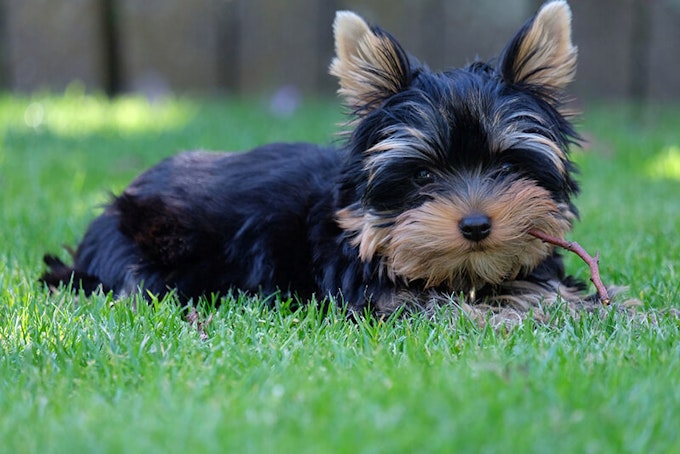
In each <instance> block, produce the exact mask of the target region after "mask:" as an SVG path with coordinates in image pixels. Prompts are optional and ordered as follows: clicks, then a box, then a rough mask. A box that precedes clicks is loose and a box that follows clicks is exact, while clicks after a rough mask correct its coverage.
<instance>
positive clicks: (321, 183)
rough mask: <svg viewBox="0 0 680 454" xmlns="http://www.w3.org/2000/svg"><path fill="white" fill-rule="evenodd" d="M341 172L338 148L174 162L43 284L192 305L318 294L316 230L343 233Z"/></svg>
mask: <svg viewBox="0 0 680 454" xmlns="http://www.w3.org/2000/svg"><path fill="white" fill-rule="evenodd" d="M339 166H340V154H339V152H338V151H337V150H334V149H331V148H321V147H318V146H316V145H311V144H303V143H297V144H272V145H267V146H263V147H260V148H256V149H254V150H252V151H250V152H248V153H210V152H203V151H195V152H186V153H182V154H180V155H177V156H174V157H171V158H168V159H166V160H164V161H162V162H161V163H159V164H158V165H156V166H155V167H153V168H151V169H149V170H148V171H147V172H145V173H143V174H142V175H140V176H139V177H138V178H137V179H136V180H135V181H133V182H132V184H131V185H130V186H129V187H128V188H127V189H126V190H125V191H124V192H123V193H122V194H121V195H120V196H119V197H117V198H116V199H115V200H114V201H113V202H112V203H111V204H110V205H109V206H107V208H106V209H105V211H104V213H103V214H101V215H100V216H99V217H98V218H97V219H96V220H95V221H94V222H93V223H92V224H91V226H90V228H89V229H88V231H87V233H86V234H85V237H84V239H83V241H82V243H81V244H80V246H79V247H78V250H77V251H76V253H75V256H74V266H73V268H70V267H67V266H66V265H64V264H63V263H62V262H61V261H59V260H58V259H56V258H54V257H49V263H48V265H49V266H50V270H49V271H48V272H47V273H46V274H45V275H44V276H43V280H44V281H45V282H47V283H48V284H53V285H54V284H57V283H58V282H59V281H64V280H67V279H64V277H65V276H67V275H69V276H70V274H71V273H73V276H74V281H75V282H74V285H75V286H81V285H82V286H83V288H84V290H92V289H94V288H95V287H96V285H98V284H101V286H102V288H103V289H104V290H105V291H106V290H112V291H113V292H114V294H116V295H120V296H122V295H128V294H131V293H133V292H135V291H137V290H138V289H139V288H141V287H143V288H144V289H146V290H148V291H150V292H151V293H154V294H164V293H167V292H168V291H170V290H171V289H177V291H178V293H179V294H180V295H181V296H182V297H183V298H191V297H197V296H200V295H202V294H205V293H206V292H222V291H226V290H228V289H230V288H232V287H233V288H238V289H241V290H252V291H265V292H272V291H276V290H277V289H281V290H287V289H288V288H289V287H291V288H294V289H295V290H296V291H297V293H302V294H303V295H305V294H307V295H311V293H313V292H314V291H316V288H315V279H314V275H313V272H312V270H311V263H312V255H311V246H310V244H309V241H310V235H309V223H310V222H312V223H313V225H314V226H315V227H314V228H317V229H318V228H323V226H324V225H328V226H335V223H334V221H333V219H332V217H333V216H334V214H333V213H332V212H330V211H328V209H327V207H330V206H332V204H331V203H328V200H326V198H328V197H333V187H334V184H335V179H336V178H337V169H338V168H339ZM322 199H323V200H322ZM311 237H313V235H312V236H311ZM94 276H96V278H95V277H94Z"/></svg>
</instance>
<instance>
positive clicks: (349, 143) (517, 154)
mask: <svg viewBox="0 0 680 454" xmlns="http://www.w3.org/2000/svg"><path fill="white" fill-rule="evenodd" d="M334 32H335V49H336V57H335V58H334V60H333V62H332V64H331V66H330V72H331V74H332V75H334V76H336V77H337V78H338V79H339V82H340V89H339V93H340V95H341V96H342V97H343V98H344V101H345V103H346V105H347V106H348V107H349V108H350V109H351V112H352V113H351V119H350V121H349V126H350V128H351V131H348V132H347V134H346V137H345V142H344V145H343V146H341V147H339V148H331V147H323V146H318V145H313V144H307V143H294V144H283V143H276V144H271V145H266V146H262V147H259V148H256V149H254V150H252V151H250V152H248V153H209V152H203V151H194V152H187V153H183V154H180V155H178V156H175V157H172V158H169V159H166V160H164V161H162V162H161V163H160V164H158V165H156V166H155V167H153V168H151V169H150V170H148V171H146V172H145V173H143V174H142V175H140V176H139V177H138V178H137V179H135V180H134V181H133V182H132V183H131V184H130V186H129V187H128V188H127V189H125V191H124V192H123V193H122V194H121V195H120V196H118V197H116V198H115V200H113V201H112V202H111V203H110V205H108V206H107V207H106V209H105V211H104V212H103V214H101V215H100V216H99V217H98V218H96V219H95V220H94V221H93V222H92V224H91V225H90V227H89V229H88V231H87V233H86V234H85V237H84V239H83V241H82V243H81V244H80V246H79V247H78V249H77V251H76V252H75V253H74V264H73V266H68V265H66V264H64V263H63V262H61V261H60V260H59V259H57V258H56V257H54V256H49V255H48V256H46V257H45V261H46V263H47V265H49V268H50V269H49V270H48V271H47V272H46V273H45V274H44V275H43V277H42V280H43V281H44V282H46V283H47V284H48V285H50V286H57V285H59V283H68V282H73V285H74V287H82V288H83V289H84V290H85V291H94V290H96V289H98V288H101V289H102V290H103V291H112V292H113V293H114V294H115V295H116V296H125V295H130V294H133V293H135V292H139V291H140V290H142V291H143V292H145V293H146V292H149V293H152V294H158V295H163V294H166V293H168V292H170V291H174V292H176V294H177V295H178V297H179V298H180V300H181V301H184V302H186V301H189V300H190V299H192V298H193V299H196V298H198V297H200V296H201V295H206V294H212V293H226V292H229V291H230V290H240V291H245V292H252V293H255V294H271V293H273V292H277V291H281V292H284V293H290V294H293V295H296V296H297V297H299V298H300V300H302V301H305V300H307V299H309V298H312V297H313V296H315V297H316V298H317V299H323V298H325V297H333V298H337V299H338V300H339V301H341V302H344V303H345V304H347V306H348V307H349V308H350V309H351V310H353V311H363V310H364V309H365V308H369V309H370V310H372V311H373V312H374V313H377V314H381V315H383V314H390V313H392V312H394V311H395V310H396V309H397V308H400V307H406V308H410V309H413V308H422V307H425V308H427V307H431V306H432V304H433V303H436V304H441V303H442V302H445V301H449V302H450V301H453V302H454V303H457V304H458V303H464V304H466V305H474V304H485V305H488V304H489V303H493V304H500V305H503V304H522V301H530V302H536V301H545V300H551V301H552V300H555V299H557V298H558V297H561V298H564V299H565V300H571V301H582V300H584V299H585V298H584V297H583V295H582V293H581V292H582V291H583V290H584V288H585V286H584V285H583V284H582V283H579V282H576V281H575V280H574V279H572V278H570V277H565V272H564V266H563V264H562V260H561V258H560V256H559V255H558V253H557V252H555V251H554V250H553V249H554V248H553V246H552V245H550V244H546V243H544V242H542V241H540V240H538V239H537V238H535V237H534V236H532V235H530V234H529V233H528V231H529V230H538V231H541V232H544V233H546V234H549V235H551V236H554V237H559V238H563V237H564V236H565V234H566V233H567V232H569V230H570V229H571V227H572V223H573V222H574V220H575V219H576V218H577V210H576V208H575V207H574V205H573V204H572V197H573V196H574V195H575V194H576V193H577V191H578V186H577V184H576V182H575V181H574V179H573V171H574V166H573V164H572V162H571V161H570V158H569V150H568V149H569V146H570V145H571V144H573V143H574V142H576V141H577V139H578V138H577V135H576V133H575V131H574V129H573V127H572V125H571V123H570V115H571V114H570V111H569V109H568V107H567V106H566V105H565V103H566V98H565V89H566V87H567V86H568V85H569V83H570V82H571V81H572V79H573V77H574V72H575V69H576V54H577V51H576V47H574V45H573V44H572V41H571V12H570V9H569V6H568V5H567V3H566V2H565V1H552V2H548V3H546V4H545V5H544V6H543V7H542V8H541V9H540V10H539V11H538V13H537V14H536V15H535V16H534V17H533V18H531V19H530V20H529V21H528V22H527V23H526V24H525V25H524V26H523V27H522V28H521V29H520V30H519V32H518V33H517V34H516V35H515V36H514V37H513V38H512V39H511V40H510V42H509V43H508V44H507V46H506V48H505V49H504V50H503V51H502V53H501V54H500V56H499V57H498V58H497V59H495V60H493V61H491V62H489V63H484V62H474V63H472V64H470V65H469V66H467V67H464V68H462V69H452V70H449V71H444V72H433V71H431V70H430V69H428V67H427V66H425V65H424V64H423V63H421V62H419V61H418V60H416V59H415V58H414V57H412V56H411V55H409V54H408V53H406V52H405V51H404V50H403V49H402V47H401V46H400V45H399V43H397V41H396V40H395V39H394V38H393V37H392V36H391V35H390V34H389V33H387V32H386V31H384V30H382V29H380V28H377V27H371V26H369V25H367V23H366V22H365V21H364V20H363V19H362V18H360V17H359V16H357V15H356V14H354V13H351V12H345V11H343V12H338V13H337V15H336V18H335V23H334Z"/></svg>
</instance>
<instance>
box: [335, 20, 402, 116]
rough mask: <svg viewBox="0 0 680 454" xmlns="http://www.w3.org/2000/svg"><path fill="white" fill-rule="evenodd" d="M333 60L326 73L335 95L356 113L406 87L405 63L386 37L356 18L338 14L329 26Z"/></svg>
mask: <svg viewBox="0 0 680 454" xmlns="http://www.w3.org/2000/svg"><path fill="white" fill-rule="evenodd" d="M333 31H334V34H335V53H336V57H335V58H334V59H333V62H332V63H331V66H330V73H331V74H332V75H334V76H336V77H337V78H338V79H339V81H340V89H339V90H338V93H340V95H342V96H343V97H344V98H345V101H346V103H347V105H348V106H350V107H351V108H352V109H354V110H355V111H356V112H357V113H359V114H362V113H367V112H369V111H370V110H372V109H373V108H374V107H375V105H376V104H378V103H380V102H381V101H383V100H384V99H385V98H387V97H389V96H391V95H393V94H396V93H398V92H399V91H401V90H403V89H404V88H405V85H406V84H407V83H408V74H409V68H408V60H407V57H406V56H405V54H404V52H403V51H402V50H401V48H400V47H399V45H398V44H396V43H395V42H394V41H393V40H392V39H391V38H390V37H389V36H388V35H387V34H385V33H383V32H380V31H379V30H377V29H371V28H370V27H369V26H368V24H366V22H365V21H364V20H363V19H362V18H361V17H359V16H358V15H357V14H355V13H353V12H350V11H338V12H337V13H336V16H335V22H334V23H333Z"/></svg>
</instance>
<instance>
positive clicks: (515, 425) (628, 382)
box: [0, 92, 680, 453]
mask: <svg viewBox="0 0 680 454" xmlns="http://www.w3.org/2000/svg"><path fill="white" fill-rule="evenodd" d="M339 111H340V109H339V108H338V107H337V106H336V104H335V103H334V102H333V103H330V102H321V101H319V102H306V103H304V104H303V105H302V108H301V109H300V111H299V112H298V113H296V114H295V115H294V116H293V117H291V118H277V117H274V116H272V115H270V114H269V113H268V112H267V109H266V105H265V104H264V103H262V102H260V101H258V100H250V102H246V101H243V100H236V99H222V100H219V102H218V101H212V102H208V101H199V100H192V99H173V100H169V101H167V102H163V103H160V104H157V105H149V104H147V103H146V102H145V101H143V100H140V99H136V98H125V99H121V100H119V101H115V102H113V103H110V102H108V101H106V100H104V99H102V98H97V97H88V96H83V95H82V94H79V93H77V92H71V93H68V94H67V95H65V96H59V97H57V96H49V95H45V96H38V95H36V96H34V97H32V98H17V97H12V96H9V95H5V96H1V97H0V139H1V148H0V207H2V218H1V219H0V440H2V445H1V446H2V447H1V448H0V449H1V450H2V451H3V452H40V453H43V452H69V453H70V452H314V453H316V452H352V453H353V452H367V453H370V452H579V453H580V452H598V453H600V452H617V453H618V452H639V453H648V452H678V450H680V436H679V435H678V432H679V431H678V427H680V378H679V377H680V322H679V321H678V319H677V318H675V317H673V316H670V315H668V314H667V312H668V309H669V308H680V279H679V276H678V269H679V268H680V240H678V234H679V233H680V169H679V168H680V150H679V148H678V147H680V128H679V127H678V124H680V107H671V106H656V107H655V108H654V109H653V110H650V112H649V113H648V114H647V115H646V116H644V117H643V118H642V119H641V120H640V121H638V122H631V121H630V120H629V118H630V116H629V115H628V113H627V112H628V108H627V106H625V105H612V104H606V105H594V106H591V107H590V108H588V114H587V115H586V116H585V117H584V118H583V120H582V121H581V124H580V130H581V131H582V132H583V134H584V135H585V136H586V137H587V138H589V139H590V145H589V146H588V147H587V148H586V149H585V150H584V151H583V152H579V153H578V154H577V156H576V159H577V161H578V163H579V165H580V167H581V171H582V175H581V182H582V187H583V194H582V195H581V196H580V197H579V199H578V202H577V203H578V206H579V207H580V209H581V216H582V222H581V223H580V224H579V225H578V226H577V227H576V229H575V231H574V233H573V235H572V238H573V239H576V240H578V241H579V242H580V243H581V244H582V245H584V247H586V249H588V250H591V251H594V250H596V249H599V250H600V252H601V255H602V259H601V271H602V275H603V280H604V281H605V282H606V283H616V284H620V285H628V286H629V287H630V290H629V291H628V296H629V297H633V298H639V299H640V300H641V301H642V302H643V303H644V307H643V310H644V311H645V312H647V313H648V314H649V315H650V317H651V318H654V320H655V322H654V323H651V322H650V323H642V322H640V321H631V320H630V319H628V318H627V317H626V316H625V315H622V314H620V313H612V314H611V315H610V316H605V317H603V318H598V317H596V316H592V315H589V316H584V317H583V318H581V319H579V320H573V319H571V318H570V317H569V316H568V315H567V314H566V313H564V312H562V311H560V310H559V308H558V309H556V310H555V314H554V315H555V320H556V321H555V323H554V324H553V325H551V326H542V325H536V324H534V323H532V322H527V323H525V324H523V325H521V326H520V327H518V328H516V329H514V330H512V331H509V332H506V331H493V330H491V329H484V328H480V327H478V326H476V325H474V324H473V323H471V322H469V321H467V320H465V319H458V320H456V319H454V318H452V317H451V316H450V315H449V314H448V313H447V311H446V310H445V309H443V310H442V311H441V313H439V314H437V316H436V317H434V318H433V319H431V320H430V319H426V318H424V317H422V316H414V317H407V318H404V319H396V320H391V319H390V320H386V321H381V322H377V321H375V320H366V321H361V322H359V323H349V322H347V321H345V320H344V318H343V314H342V312H341V311H340V310H337V309H331V310H330V311H329V312H328V313H323V312H322V311H320V310H319V309H316V308H315V307H310V308H306V309H297V310H294V309H292V308H291V306H290V304H289V302H288V301H285V300H284V301H281V300H275V301H273V302H270V303H273V307H274V308H272V304H267V302H262V301H252V300H245V299H244V298H241V297H227V298H225V300H224V302H223V305H222V308H221V309H220V310H219V311H217V312H216V313H214V314H213V318H212V321H211V323H210V325H209V326H208V328H207V335H208V339H207V340H205V341H203V340H201V339H200V336H199V334H198V333H197V332H196V330H195V329H193V328H192V327H190V326H189V325H188V324H187V323H186V322H184V321H183V318H182V314H181V313H180V311H179V310H178V308H177V307H176V306H175V305H173V304H172V303H171V302H163V301H158V302H155V303H154V304H153V305H152V306H147V305H145V304H139V305H138V307H137V310H133V309H132V307H133V302H132V301H124V302H123V303H122V304H116V305H115V306H113V307H110V306H111V304H110V303H111V300H110V299H109V298H107V297H105V296H93V297H91V298H85V297H84V296H82V295H80V296H78V297H76V296H74V295H71V294H67V293H62V294H56V295H48V294H47V292H46V291H45V289H43V288H42V287H40V286H39V285H37V283H36V277H37V276H38V275H39V274H40V272H41V271H42V264H41V256H42V254H43V253H44V252H45V251H52V252H59V253H61V254H62V256H63V257H64V258H66V254H65V253H63V252H61V245H62V244H64V243H66V244H71V245H73V244H76V242H77V241H78V239H79V238H80V237H81V235H82V234H83V232H84V230H85V228H86V226H87V224H88V222H89V221H90V220H91V219H92V218H93V217H94V216H95V215H96V214H97V212H98V210H99V208H98V205H100V204H101V203H102V202H104V201H105V200H106V198H107V194H108V192H109V191H118V190H120V189H122V188H123V187H124V186H125V185H126V184H127V183H128V182H129V181H130V180H131V179H132V178H133V177H134V176H135V175H136V174H137V173H138V172H139V171H141V170H142V169H144V168H145V167H147V166H149V165H151V164H153V163H154V162H156V161H158V160H159V159H160V158H162V157H164V156H167V155H170V154H172V153H175V152H176V151H179V150H182V149H189V148H205V149H243V148H249V147H252V146H254V145H257V144H260V143H265V142H268V141H274V140H308V141H316V142H328V141H329V140H332V138H333V132H334V130H335V124H336V123H337V122H338V121H340V120H341V116H340V115H339ZM568 268H569V270H570V272H572V273H574V274H577V275H579V276H581V277H587V270H586V269H585V266H584V265H583V263H581V262H580V261H579V260H578V259H576V258H573V257H569V258H568ZM206 312H210V311H209V310H208V309H206ZM205 316H206V317H207V314H205Z"/></svg>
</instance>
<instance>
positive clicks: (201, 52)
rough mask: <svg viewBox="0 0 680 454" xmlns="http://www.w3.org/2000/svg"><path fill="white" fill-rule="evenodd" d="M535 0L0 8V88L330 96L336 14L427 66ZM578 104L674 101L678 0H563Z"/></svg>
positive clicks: (67, 0) (507, 23) (457, 56)
mask: <svg viewBox="0 0 680 454" xmlns="http://www.w3.org/2000/svg"><path fill="white" fill-rule="evenodd" d="M541 3H542V2H541V1H540V0H538V1H537V0H420V1H416V0H411V1H407V0H364V1H362V0H329V1H320V0H286V1H282V0H191V1H188V0H0V84H2V87H3V88H4V89H8V90H17V91H33V90H36V89H41V88H49V89H52V90H62V89H64V87H66V86H67V85H68V84H70V83H71V82H72V81H74V80H79V81H81V82H82V83H83V84H84V85H85V86H86V87H87V89H89V90H103V91H106V92H108V93H112V94H115V93H118V92H121V91H141V92H144V93H146V94H148V95H150V96H154V95H162V94H163V93H166V92H168V91H183V92H187V91H188V92H203V93H206V92H208V93H209V92H213V91H228V92H245V93H249V92H256V91H263V90H265V91H271V92H273V91H275V90H277V89H280V88H281V87H290V88H291V89H293V90H298V91H300V92H303V93H308V92H309V93H331V92H332V91H333V89H334V87H335V81H333V80H332V79H331V78H330V76H328V75H327V72H326V70H327V67H328V64H329V62H330V60H331V58H332V54H333V40H332V30H331V25H332V21H333V15H334V12H335V10H338V9H352V10H355V11H357V12H358V13H360V14H362V15H363V16H364V17H366V18H367V19H368V20H369V21H371V22H373V23H377V24H379V25H381V26H382V27H384V28H386V29H388V30H390V31H391V32H392V33H393V34H394V35H395V36H397V38H398V39H399V40H400V41H401V42H402V44H403V45H404V46H405V47H406V48H407V49H408V50H410V51H411V52H412V53H414V54H415V55H416V56H418V57H419V58H420V59H421V60H423V61H425V62H427V63H428V64H429V65H430V66H431V67H433V68H435V69H441V68H446V67H450V66H459V65H462V64H465V63H467V62H469V61H471V60H472V59H474V58H475V57H477V56H478V57H480V58H484V59H486V58H490V57H493V56H495V55H496V54H497V53H498V52H499V51H500V50H501V49H502V48H503V45H504V44H505V42H506V41H507V40H508V39H509V38H510V37H511V36H512V34H513V33H514V32H515V31H516V30H517V28H518V27H519V26H520V25H521V24H522V23H523V22H524V21H525V20H526V19H527V18H528V17H529V16H530V15H531V14H532V13H533V12H534V11H535V9H536V8H537V7H538V6H539V5H540V4H541ZM570 4H571V6H572V10H573V13H574V40H575V42H576V44H577V45H578V46H579V55H580V60H579V72H578V77H577V82H576V84H575V87H574V91H575V92H576V93H577V94H578V95H581V96H600V97H634V98H638V99H645V98H648V97H649V98H655V99H680V0H572V1H571V2H570Z"/></svg>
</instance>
